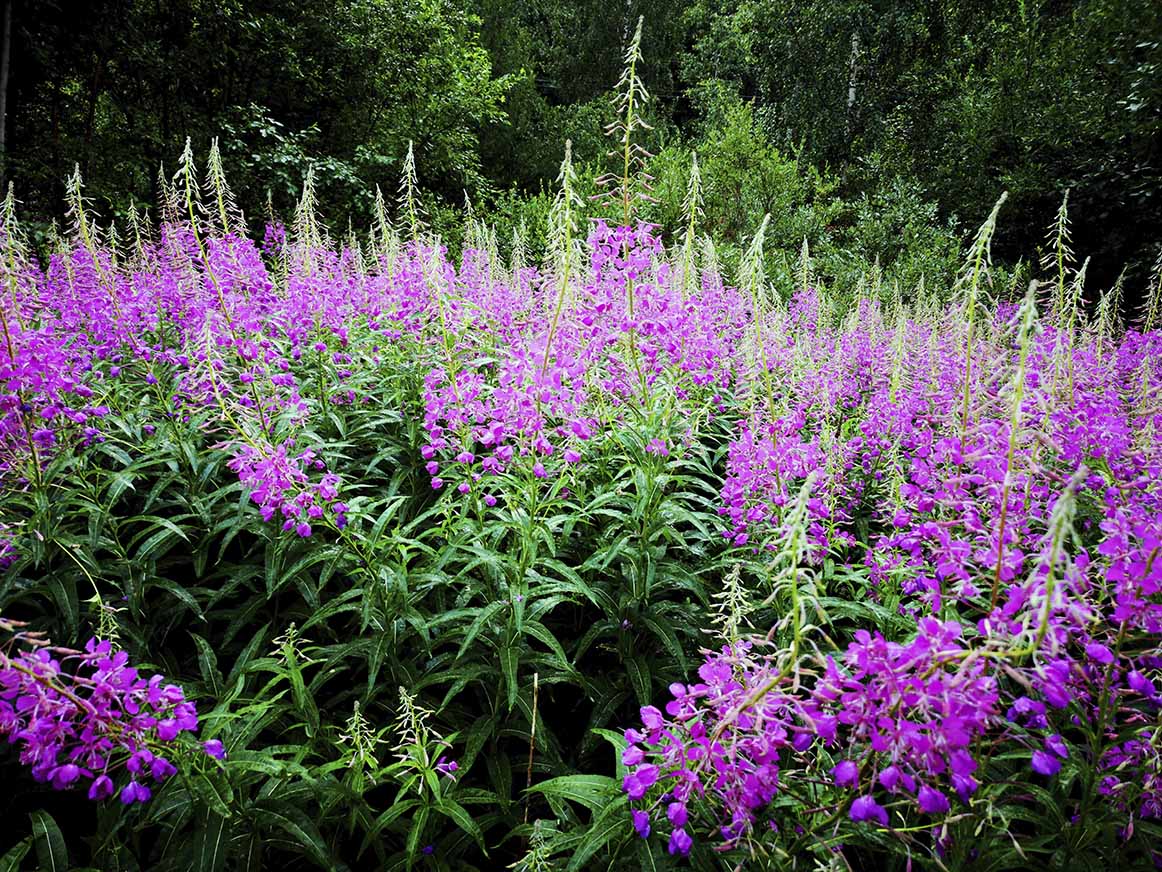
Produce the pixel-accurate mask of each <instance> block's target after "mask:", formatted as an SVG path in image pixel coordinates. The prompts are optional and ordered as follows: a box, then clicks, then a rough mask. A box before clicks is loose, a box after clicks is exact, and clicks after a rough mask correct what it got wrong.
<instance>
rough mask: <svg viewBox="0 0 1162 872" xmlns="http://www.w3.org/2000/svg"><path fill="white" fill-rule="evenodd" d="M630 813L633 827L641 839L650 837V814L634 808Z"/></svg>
mask: <svg viewBox="0 0 1162 872" xmlns="http://www.w3.org/2000/svg"><path fill="white" fill-rule="evenodd" d="M630 815H631V817H633V828H634V829H635V830H636V831H637V834H638V835H639V836H641V837H642V838H643V839H648V838H649V837H650V816H649V815H648V814H647V813H646V812H644V811H641V810H640V809H636V808H635V809H634V810H633V811H631V812H630Z"/></svg>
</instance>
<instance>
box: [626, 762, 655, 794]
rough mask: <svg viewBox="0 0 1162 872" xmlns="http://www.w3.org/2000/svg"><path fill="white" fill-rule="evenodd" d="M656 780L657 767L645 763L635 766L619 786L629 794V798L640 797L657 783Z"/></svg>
mask: <svg viewBox="0 0 1162 872" xmlns="http://www.w3.org/2000/svg"><path fill="white" fill-rule="evenodd" d="M657 780H658V767H657V766H654V765H653V764H646V765H643V766H639V767H637V768H636V769H635V770H633V771H632V772H630V773H629V774H628V775H626V776H625V779H624V780H623V781H622V783H621V788H622V790H624V791H625V792H626V793H627V794H629V798H630V799H641V798H642V797H643V796H645V795H646V793H647V792H648V791H649V789H650V788H651V787H653V786H654V784H655V783H657Z"/></svg>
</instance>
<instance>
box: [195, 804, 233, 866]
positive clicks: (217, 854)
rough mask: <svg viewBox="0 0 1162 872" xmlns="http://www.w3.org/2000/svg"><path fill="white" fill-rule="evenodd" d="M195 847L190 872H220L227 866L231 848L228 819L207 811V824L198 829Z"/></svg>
mask: <svg viewBox="0 0 1162 872" xmlns="http://www.w3.org/2000/svg"><path fill="white" fill-rule="evenodd" d="M194 845H195V848H194V854H193V857H192V862H191V863H190V867H189V868H190V872H219V870H221V869H222V867H223V866H224V865H225V864H226V852H227V850H228V848H229V846H230V836H229V833H228V832H227V828H226V818H224V817H222V816H221V815H218V814H214V812H212V811H207V812H206V821H205V824H203V825H202V826H200V827H199V828H198V831H197V834H196V835H195V837H194Z"/></svg>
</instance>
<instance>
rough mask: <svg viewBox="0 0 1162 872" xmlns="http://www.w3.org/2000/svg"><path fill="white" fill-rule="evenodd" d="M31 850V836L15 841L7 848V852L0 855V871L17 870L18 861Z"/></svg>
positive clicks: (13, 871) (15, 871)
mask: <svg viewBox="0 0 1162 872" xmlns="http://www.w3.org/2000/svg"><path fill="white" fill-rule="evenodd" d="M31 850H32V836H29V837H28V838H27V839H23V840H21V841H19V842H17V843H16V844H15V845H13V846H12V847H11V848H10V849H9V851H8V853H6V854H5V855H4V856H3V857H0V872H18V870H19V869H20V861H21V860H23V859H24V858H25V857H26V856H28V852H29V851H31Z"/></svg>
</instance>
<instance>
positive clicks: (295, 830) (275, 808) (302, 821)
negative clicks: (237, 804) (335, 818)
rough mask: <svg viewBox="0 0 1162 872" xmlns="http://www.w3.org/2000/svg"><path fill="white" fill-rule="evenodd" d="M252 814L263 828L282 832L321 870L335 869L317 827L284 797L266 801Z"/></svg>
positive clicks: (255, 808)
mask: <svg viewBox="0 0 1162 872" xmlns="http://www.w3.org/2000/svg"><path fill="white" fill-rule="evenodd" d="M253 814H254V818H255V820H256V821H257V822H258V823H260V824H262V825H263V826H267V827H274V828H275V829H279V830H282V832H284V833H285V834H286V835H287V836H289V837H290V838H291V840H292V841H293V842H294V843H295V844H296V845H298V846H299V847H300V848H302V850H303V852H304V853H306V854H307V855H308V856H309V857H311V859H313V860H314V861H315V862H316V863H318V864H319V865H320V866H322V867H323V868H325V869H334V868H335V862H334V860H333V859H332V857H331V852H330V851H329V850H327V843H326V842H325V841H324V840H323V837H322V835H320V833H319V830H318V827H316V826H315V823H314V822H313V821H312V820H311V819H310V818H309V817H307V814H306V812H304V811H303V810H302V809H300V808H298V807H296V806H294V805H291V804H290V803H289V802H287V801H286V798H285V797H281V798H279V799H278V800H275V799H274V798H273V797H272V798H271V799H269V800H266V801H265V802H264V804H263V805H260V806H259V805H256V806H255V807H254V809H253Z"/></svg>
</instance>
